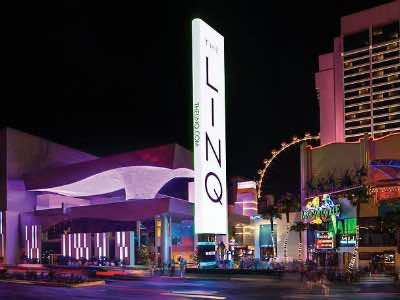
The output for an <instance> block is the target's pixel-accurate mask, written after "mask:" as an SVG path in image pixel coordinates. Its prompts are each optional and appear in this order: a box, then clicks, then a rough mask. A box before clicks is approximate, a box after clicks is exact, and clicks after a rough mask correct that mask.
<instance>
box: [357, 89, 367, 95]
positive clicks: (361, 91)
mask: <svg viewBox="0 0 400 300" xmlns="http://www.w3.org/2000/svg"><path fill="white" fill-rule="evenodd" d="M368 93H369V89H362V90H359V91H358V94H359V95H365V94H368Z"/></svg>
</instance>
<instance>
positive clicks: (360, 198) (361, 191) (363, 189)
mask: <svg viewBox="0 0 400 300" xmlns="http://www.w3.org/2000/svg"><path fill="white" fill-rule="evenodd" d="M349 174H350V173H349V172H348V171H346V173H345V178H346V177H347V179H348V180H349V181H350V182H353V183H354V182H356V183H358V184H360V185H361V186H360V187H359V188H357V189H355V190H352V191H350V192H349V193H348V195H347V198H348V199H349V200H350V201H351V202H352V203H353V205H354V206H356V217H357V226H356V245H355V247H354V250H353V255H352V258H351V261H350V263H349V267H348V271H349V272H352V270H353V267H354V263H355V261H356V259H357V257H358V240H359V232H360V225H359V220H360V210H361V203H368V202H369V201H370V198H371V194H370V192H369V187H368V185H367V173H366V171H365V167H361V168H360V169H359V170H358V171H357V172H356V178H354V179H353V178H350V176H349Z"/></svg>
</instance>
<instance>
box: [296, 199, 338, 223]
mask: <svg viewBox="0 0 400 300" xmlns="http://www.w3.org/2000/svg"><path fill="white" fill-rule="evenodd" d="M339 214H340V204H335V203H334V202H333V200H332V199H331V196H330V195H329V194H324V195H323V196H322V200H320V198H319V197H318V196H317V197H314V198H313V199H312V200H311V201H310V202H308V203H307V204H306V207H305V208H304V209H302V210H301V218H302V219H303V220H307V221H309V222H310V223H311V224H321V223H322V222H327V221H328V220H329V219H331V220H332V221H333V222H334V225H336V217H337V216H339ZM335 227H336V226H335Z"/></svg>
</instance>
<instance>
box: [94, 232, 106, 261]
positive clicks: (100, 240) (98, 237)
mask: <svg viewBox="0 0 400 300" xmlns="http://www.w3.org/2000/svg"><path fill="white" fill-rule="evenodd" d="M94 243H95V248H94V251H95V253H94V255H95V256H97V257H99V258H100V257H109V249H108V245H109V237H108V234H107V233H106V232H101V233H95V234H94Z"/></svg>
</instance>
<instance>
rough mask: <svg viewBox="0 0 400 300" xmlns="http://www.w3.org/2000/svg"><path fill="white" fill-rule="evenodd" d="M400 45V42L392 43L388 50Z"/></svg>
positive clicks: (387, 47)
mask: <svg viewBox="0 0 400 300" xmlns="http://www.w3.org/2000/svg"><path fill="white" fill-rule="evenodd" d="M398 46H399V43H390V44H389V45H387V46H386V50H392V49H396V48H397V47H398Z"/></svg>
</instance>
